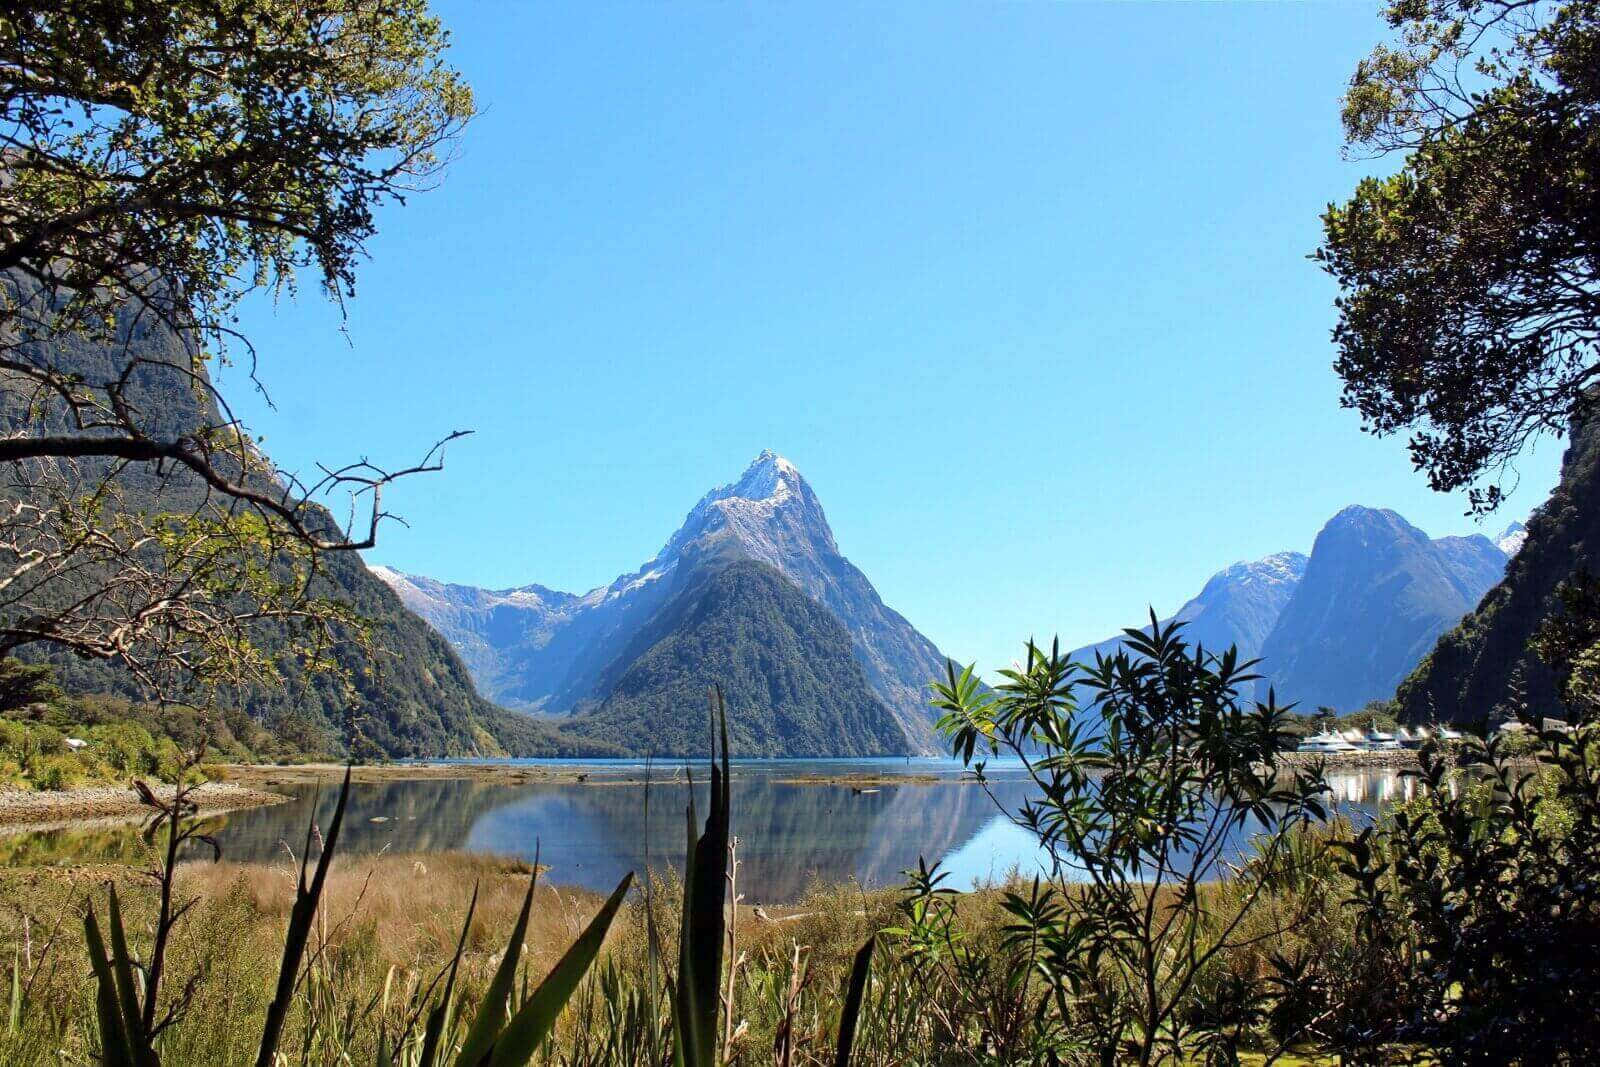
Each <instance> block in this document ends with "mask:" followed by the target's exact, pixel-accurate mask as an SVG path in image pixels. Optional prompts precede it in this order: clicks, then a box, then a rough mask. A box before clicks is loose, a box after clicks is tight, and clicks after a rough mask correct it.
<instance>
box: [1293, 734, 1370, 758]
mask: <svg viewBox="0 0 1600 1067" xmlns="http://www.w3.org/2000/svg"><path fill="white" fill-rule="evenodd" d="M1295 751H1297V752H1322V753H1331V752H1355V751H1357V749H1356V746H1355V745H1352V744H1351V743H1350V742H1349V741H1346V740H1345V739H1344V738H1343V737H1341V736H1340V735H1338V734H1336V733H1333V732H1332V731H1324V732H1322V733H1320V734H1312V735H1311V736H1310V737H1306V738H1302V739H1301V741H1300V744H1299V745H1298V746H1296V748H1295Z"/></svg>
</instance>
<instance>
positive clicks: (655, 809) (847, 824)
mask: <svg viewBox="0 0 1600 1067" xmlns="http://www.w3.org/2000/svg"><path fill="white" fill-rule="evenodd" d="M864 771H865V772H868V773H872V774H876V775H881V776H883V777H884V778H885V779H886V780H887V781H886V782H885V784H882V785H876V786H868V787H865V789H863V790H862V791H859V792H858V791H857V790H856V789H853V788H852V787H851V786H850V785H848V784H817V783H811V782H806V783H798V782H795V781H792V779H793V778H794V777H795V776H798V775H809V774H819V773H820V774H845V773H861V772H864ZM902 773H915V774H917V775H918V776H920V777H922V778H924V779H925V778H926V776H929V775H936V776H937V777H938V778H939V780H938V781H934V782H929V781H926V780H916V781H913V780H908V781H906V782H903V783H895V782H893V781H892V778H893V777H895V776H898V775H900V774H902ZM640 775H641V768H639V767H637V766H631V765H613V766H604V765H602V766H598V767H596V768H595V770H594V771H593V772H592V773H591V775H590V780H589V781H587V782H584V783H530V784H526V785H512V784H502V783H491V782H481V781H444V780H437V779H433V780H420V781H400V782H383V783H357V784H355V785H352V786H351V789H350V805H349V811H348V813H347V815H346V822H345V829H344V831H343V833H342V835H341V838H340V842H339V851H340V853H341V854H342V855H345V856H347V857H356V856H360V855H370V854H372V853H376V852H391V853H410V852H440V851H449V850H465V851H470V852H483V853H494V854H498V855H504V856H509V857H518V858H521V859H526V860H531V859H532V858H533V854H534V847H535V843H536V842H537V843H538V845H539V848H540V856H541V861H542V862H543V863H544V864H546V865H547V866H548V867H549V878H550V880H551V881H552V882H553V883H556V884H563V885H579V886H585V887H588V888H592V889H605V888H609V887H611V886H613V885H615V884H616V883H617V881H618V879H620V878H621V877H622V875H623V874H624V873H625V872H627V871H629V870H634V871H643V870H644V869H646V867H647V866H648V867H654V868H657V869H661V868H665V867H669V866H670V867H673V868H681V865H682V863H683V852H684V844H685V828H684V804H685V802H686V800H687V786H686V785H685V783H684V781H683V775H682V771H681V768H677V769H666V770H665V771H664V770H663V768H660V767H658V768H657V771H656V778H655V781H654V782H653V784H652V785H651V786H650V787H649V789H648V804H647V797H646V793H647V790H646V788H645V786H644V785H643V784H642V783H640V782H638V781H636V780H635V781H622V780H621V779H623V778H629V779H637V778H638V777H639V776H640ZM990 777H991V785H990V791H991V792H992V793H993V794H994V799H998V800H999V801H1000V802H1001V803H1003V804H1005V805H1006V806H1007V807H1009V808H1014V807H1015V806H1016V805H1017V804H1019V803H1020V802H1021V801H1022V800H1024V799H1025V798H1026V796H1027V793H1028V786H1027V783H1026V781H1025V780H1024V779H1023V778H1022V776H1021V772H1020V770H1019V769H1017V768H1015V767H1007V766H1004V765H999V764H997V765H992V766H991V768H990ZM695 779H696V785H695V792H696V794H697V808H698V811H699V812H700V813H701V815H702V816H703V815H704V812H705V802H706V799H705V798H706V794H705V784H704V769H703V767H697V768H695ZM1329 783H1330V785H1331V786H1332V787H1333V797H1332V799H1333V801H1334V802H1335V804H1336V806H1338V807H1339V808H1340V809H1341V810H1343V811H1345V812H1346V813H1347V814H1349V815H1351V816H1352V817H1353V818H1356V819H1358V820H1361V819H1367V818H1370V817H1371V815H1372V813H1373V812H1375V811H1376V810H1377V809H1378V808H1379V807H1380V806H1381V805H1383V804H1386V803H1391V802H1394V801H1396V800H1400V799H1405V798H1408V797H1409V796H1410V795H1411V790H1412V787H1413V786H1414V781H1413V780H1412V779H1410V778H1401V777H1400V776H1399V775H1397V774H1395V773H1393V772H1382V771H1363V772H1356V773H1349V774H1338V775H1329ZM281 791H283V792H286V793H289V794H291V795H292V798H293V799H292V800H291V801H290V802H289V803H285V804H279V805H275V806H273V807H267V808H255V809H251V810H247V811H240V812H235V813H232V814H229V815H223V816H218V817H216V818H214V819H213V820H210V821H211V823H212V826H213V830H214V833H215V835H216V837H217V839H218V841H219V843H220V844H221V845H222V848H223V852H224V855H225V856H227V858H229V859H233V860H238V861H246V862H248V861H273V860H286V859H287V857H288V855H289V853H288V849H289V848H291V847H292V848H294V849H296V850H298V849H299V848H300V847H301V843H302V842H303V841H304V840H305V830H306V821H307V819H308V817H309V816H310V813H311V810H312V807H313V805H315V807H316V808H317V815H318V819H319V822H320V823H321V824H322V825H326V821H327V819H328V818H330V817H331V815H332V811H333V804H334V799H335V796H336V792H337V791H336V789H335V788H333V787H323V788H322V789H320V790H317V789H314V788H311V787H300V786H295V787H287V788H282V789H281ZM994 799H991V798H990V796H989V795H987V794H986V792H985V790H984V789H983V788H982V787H980V786H977V785H974V784H971V783H963V782H962V781H961V780H960V767H959V765H957V764H955V763H953V762H950V761H929V760H921V761H917V762H916V763H913V764H905V763H903V762H901V761H871V760H855V761H849V762H847V763H846V762H835V761H804V762H802V761H755V760H752V761H748V762H744V763H736V764H735V767H734V789H733V803H734V811H733V829H734V833H735V834H736V835H737V836H738V838H739V859H740V870H739V888H740V891H741V892H742V893H743V894H744V895H745V899H746V900H747V901H749V902H751V903H762V902H767V903H772V902H784V901H792V900H794V899H796V898H798V897H799V896H800V895H801V894H802V893H803V892H804V891H805V889H806V887H807V886H808V885H809V884H811V883H813V882H816V881H824V882H839V881H849V880H854V881H857V882H859V883H861V884H862V885H864V886H870V887H876V886H885V885H896V884H899V883H900V882H901V881H902V875H901V872H902V871H904V870H905V869H906V868H908V867H915V866H916V864H917V860H918V859H919V857H920V858H925V859H926V860H927V861H928V862H929V863H930V864H931V863H933V862H934V861H936V860H939V861H942V862H943V863H944V865H945V868H946V869H947V870H948V871H949V872H950V874H951V882H950V884H951V885H952V887H959V888H968V887H970V886H972V885H974V884H976V883H978V882H983V881H988V880H994V879H999V878H1003V877H1005V875H1006V874H1008V873H1009V872H1010V871H1012V870H1013V869H1016V870H1019V871H1021V872H1022V873H1023V874H1025V875H1026V874H1031V873H1033V872H1034V871H1036V870H1038V869H1039V863H1040V853H1039V850H1038V849H1037V847H1036V846H1035V844H1034V842H1033V840H1032V838H1031V837H1030V836H1029V835H1028V833H1027V832H1026V831H1023V830H1021V829H1019V828H1017V827H1015V826H1013V825H1012V824H1011V823H1010V822H1009V821H1008V820H1007V819H1006V818H1005V817H1004V816H1002V815H1001V814H1000V813H999V811H998V810H997V809H996V807H995V803H994ZM135 835H136V829H135V828H133V827H116V828H107V827H95V828H92V829H85V830H73V829H66V830H49V831H36V832H32V833H23V834H12V835H10V836H7V837H0V857H3V861H4V862H6V863H8V864H29V863H53V862H96V861H116V862H127V861H129V860H130V859H132V858H133V857H134V855H136V854H137V852H138V851H139V846H138V844H137V843H136V840H135Z"/></svg>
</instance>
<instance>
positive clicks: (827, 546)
mask: <svg viewBox="0 0 1600 1067" xmlns="http://www.w3.org/2000/svg"><path fill="white" fill-rule="evenodd" d="M742 561H754V562H757V563H761V564H764V565H766V566H767V567H770V568H772V569H773V570H774V571H776V572H777V573H778V574H780V575H782V576H783V577H784V578H785V579H787V580H788V581H789V582H791V583H793V584H794V585H795V586H796V587H798V588H799V589H800V590H801V591H802V592H803V593H804V594H805V595H806V596H807V597H808V598H810V599H811V600H812V601H813V602H815V603H816V604H818V605H821V606H822V607H823V608H825V609H826V610H827V611H828V612H829V613H830V614H831V615H832V616H833V617H834V618H835V619H836V620H837V621H838V622H839V623H840V624H841V625H842V626H843V627H844V630H845V631H846V632H847V633H848V634H849V636H850V642H851V648H852V650H853V653H854V656H855V658H856V661H857V662H858V663H859V664H860V667H861V670H862V671H863V672H864V675H865V677H866V679H867V682H868V684H869V686H870V687H871V691H872V693H873V694H874V695H875V696H876V697H877V699H879V700H880V701H882V703H883V704H884V705H886V706H887V707H888V709H889V710H890V712H891V713H892V714H893V716H894V719H895V722H896V723H897V724H898V725H899V728H900V729H901V731H902V733H903V734H904V735H905V737H906V738H907V741H906V744H907V745H908V746H909V747H910V748H912V749H916V750H926V749H929V748H931V747H932V745H933V737H932V729H931V717H930V715H929V714H928V710H927V689H926V686H927V683H928V682H929V681H931V680H932V679H934V678H935V677H937V676H939V675H940V674H941V673H942V672H943V670H944V662H945V661H944V656H943V655H942V654H941V653H940V652H939V650H938V649H937V648H936V647H935V646H934V645H933V643H932V642H931V641H929V640H928V639H927V638H926V637H924V636H922V634H920V633H918V632H917V630H916V629H915V628H914V627H913V626H912V625H911V624H910V623H909V622H907V621H906V620H905V618H904V617H902V616H901V615H900V614H899V613H897V612H895V611H894V610H892V609H891V608H889V607H888V606H887V605H885V604H884V603H883V600H882V598H881V597H879V595H878V593H877V591H876V590H875V589H874V588H873V587H872V583H871V582H870V581H868V579H867V577H866V575H864V574H863V573H862V572H861V571H860V569H859V568H857V567H856V566H855V565H853V564H852V563H851V562H850V561H849V560H848V559H846V558H845V557H844V556H843V554H841V553H840V551H839V547H838V545H837V543H836V542H835V541H834V537H833V531H832V529H831V528H830V527H829V525H828V520H827V516H826V515H825V514H824V513H823V510H822V504H821V502H820V501H819V500H818V499H817V496H816V494H815V493H814V492H813V491H812V489H811V487H810V485H808V484H807V483H806V480H805V479H804V478H803V477H801V475H800V472H799V471H798V470H796V469H795V467H794V465H793V464H792V463H790V462H789V461H788V460H786V459H784V458H783V457H782V456H779V455H777V454H776V453H774V452H770V451H769V452H763V453H761V455H759V456H757V457H756V459H755V461H754V462H752V463H751V464H750V466H749V467H748V468H746V470H745V471H744V473H743V475H741V477H740V478H739V479H738V480H737V481H735V482H732V483H730V484H728V485H725V486H722V487H720V488H717V489H714V490H712V491H711V492H709V493H707V494H706V495H705V496H704V497H702V498H701V499H700V501H699V502H698V503H697V504H695V506H694V507H693V508H692V509H691V510H690V511H689V514H688V516H687V517H686V518H685V520H684V522H683V524H682V525H681V526H680V527H679V528H678V530H677V531H676V532H675V533H674V534H673V535H672V536H671V537H670V538H668V539H667V542H666V544H665V545H664V546H662V549H661V551H660V552H658V553H657V554H656V556H655V557H654V558H653V559H651V560H649V561H648V562H646V563H645V564H644V565H643V566H641V567H640V568H639V569H638V570H636V571H634V572H632V573H630V574H625V575H622V576H621V577H619V578H617V579H616V580H615V581H613V582H611V583H610V584H609V585H606V586H602V587H600V588H598V589H593V590H590V591H589V592H588V593H585V594H582V595H577V594H571V593H560V592H556V591H553V590H549V589H546V588H543V587H541V586H523V587H520V588H517V589H506V590H483V589H477V588H473V587H469V586H455V585H446V584H444V583H441V582H437V581H434V580H433V579H429V578H423V577H419V576H415V575H405V574H400V573H399V572H395V571H392V570H388V569H386V568H383V569H379V570H377V571H376V573H378V574H379V576H380V577H382V578H383V579H384V580H385V581H387V582H388V583H389V584H390V586H391V587H392V588H394V589H395V590H396V592H397V593H399V595H400V597H401V599H402V600H404V601H405V602H406V604H407V605H408V606H410V607H411V608H412V609H413V610H415V611H417V612H418V613H419V614H421V615H422V616H423V617H424V618H426V619H428V620H429V621H430V622H432V623H433V624H434V625H435V626H436V627H437V628H438V629H439V631H440V632H441V633H442V634H444V635H445V636H446V637H447V638H449V640H450V641H451V643H452V644H454V645H455V646H456V648H458V649H459V650H461V652H462V655H463V657H464V658H465V659H466V661H467V663H468V665H469V667H471V668H472V671H473V676H474V678H476V679H477V681H478V684H479V685H480V686H481V687H482V688H483V690H484V692H485V693H487V694H488V695H489V696H491V697H492V698H494V699H496V700H499V701H501V702H502V703H505V704H508V705H511V706H520V707H527V708H537V709H540V710H542V711H546V712H551V713H566V712H570V711H573V710H574V709H576V708H578V707H579V706H580V705H584V706H588V705H592V704H595V703H603V702H604V701H605V699H606V698H607V696H608V695H609V694H610V691H611V687H612V686H614V685H615V684H616V683H617V681H618V680H619V679H620V677H621V676H622V675H623V674H624V673H625V672H626V670H627V668H628V666H629V665H630V664H631V663H633V661H634V660H635V658H636V657H638V656H640V655H642V654H643V653H644V652H645V651H646V648H647V647H648V646H649V644H650V643H651V641H652V640H653V639H658V638H659V635H657V634H656V630H657V629H658V627H653V626H652V623H653V622H654V621H655V620H656V619H657V618H658V616H659V615H660V614H661V612H662V611H663V610H664V609H665V608H666V606H667V605H668V604H671V603H673V602H674V601H676V600H677V599H678V598H680V597H682V596H683V595H685V594H686V593H687V592H690V591H692V590H695V589H697V588H699V587H700V586H701V585H702V584H703V583H704V582H705V580H706V579H707V576H709V575H713V574H716V573H718V572H720V571H722V570H724V569H726V568H728V567H730V566H732V565H733V564H735V563H739V562H742ZM652 635H656V636H655V638H652Z"/></svg>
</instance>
